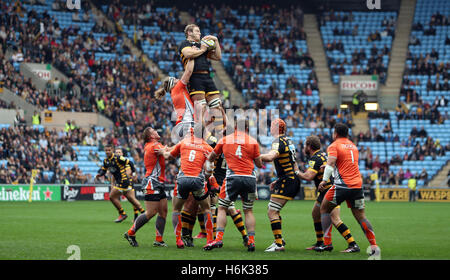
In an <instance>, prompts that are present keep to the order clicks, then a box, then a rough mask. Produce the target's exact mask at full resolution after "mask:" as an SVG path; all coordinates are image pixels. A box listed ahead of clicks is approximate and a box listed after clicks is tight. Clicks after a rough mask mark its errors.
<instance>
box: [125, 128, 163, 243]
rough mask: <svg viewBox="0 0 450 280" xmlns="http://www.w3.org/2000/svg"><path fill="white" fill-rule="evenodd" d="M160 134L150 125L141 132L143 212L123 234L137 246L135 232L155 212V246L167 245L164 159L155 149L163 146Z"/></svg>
mask: <svg viewBox="0 0 450 280" xmlns="http://www.w3.org/2000/svg"><path fill="white" fill-rule="evenodd" d="M159 139H160V136H159V134H158V132H157V131H156V130H155V129H153V128H152V127H147V128H146V129H145V130H144V132H143V140H144V143H145V146H144V165H145V170H146V172H145V178H144V179H143V180H142V187H143V188H144V190H145V197H144V199H145V208H146V209H147V210H146V211H145V213H144V214H141V215H139V217H138V218H137V219H136V220H135V222H134V224H133V226H132V227H131V228H130V229H129V230H128V231H127V232H126V233H125V234H124V237H125V239H127V240H128V242H129V243H130V245H131V246H133V247H137V246H138V243H137V241H136V232H137V231H138V230H139V229H140V228H141V227H142V226H143V225H145V224H146V223H147V222H148V221H150V219H151V218H153V217H154V216H155V215H156V214H158V216H157V217H156V222H155V227H156V234H155V236H156V237H155V242H154V243H153V246H155V247H167V244H166V243H165V242H164V241H163V235H164V228H165V225H166V217H167V196H166V192H165V185H164V182H165V181H166V177H165V169H166V168H165V166H166V165H165V160H164V157H162V156H160V155H158V154H157V153H156V150H159V149H161V148H163V145H162V144H161V143H160V142H159Z"/></svg>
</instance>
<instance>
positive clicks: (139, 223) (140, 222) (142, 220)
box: [128, 214, 150, 235]
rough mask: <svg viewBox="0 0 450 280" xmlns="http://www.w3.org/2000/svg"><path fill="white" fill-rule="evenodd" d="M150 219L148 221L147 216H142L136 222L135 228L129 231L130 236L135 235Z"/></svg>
mask: <svg viewBox="0 0 450 280" xmlns="http://www.w3.org/2000/svg"><path fill="white" fill-rule="evenodd" d="M149 220H150V219H147V215H145V214H141V215H139V217H137V218H136V220H135V221H134V224H133V226H132V227H131V228H130V229H129V230H128V235H135V234H136V232H137V231H138V230H139V229H140V228H141V227H142V226H143V225H145V224H146V223H147V222H148V221H149Z"/></svg>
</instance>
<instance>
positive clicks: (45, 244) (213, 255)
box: [0, 201, 450, 260]
mask: <svg viewBox="0 0 450 280" xmlns="http://www.w3.org/2000/svg"><path fill="white" fill-rule="evenodd" d="M267 202H268V201H257V202H256V204H255V216H256V252H254V253H249V252H247V251H246V248H244V247H243V246H242V239H241V237H240V234H239V232H238V231H237V230H236V228H235V226H234V224H233V223H232V221H231V219H230V218H228V224H227V227H226V230H225V236H224V247H223V248H222V249H215V250H213V251H209V252H204V251H203V250H202V249H201V247H202V246H203V245H204V243H205V240H204V239H202V240H196V241H195V245H196V246H195V247H194V248H185V249H183V250H180V249H177V248H176V246H175V237H174V234H173V227H172V223H171V210H170V209H171V202H170V201H169V213H168V219H167V223H166V230H165V238H164V239H165V241H166V242H167V243H168V244H169V248H155V247H153V246H152V243H153V240H154V236H155V228H154V225H155V221H154V219H152V220H151V221H150V222H149V223H148V224H146V225H145V226H144V227H143V228H141V230H140V231H139V232H138V233H137V240H138V242H139V244H140V246H139V247H137V248H133V247H131V246H130V245H129V244H128V242H127V241H126V240H125V239H124V238H123V233H124V232H125V231H126V230H128V229H129V227H130V226H131V224H132V207H131V205H130V204H129V203H128V202H127V201H124V202H122V203H123V206H124V208H125V211H127V213H128V214H129V217H128V219H127V220H125V221H124V222H122V223H121V224H115V223H114V222H113V220H114V219H115V218H116V217H117V212H116V210H115V209H114V208H113V206H112V204H111V203H110V202H109V201H76V202H32V203H28V202H1V203H0V213H1V215H0V235H1V236H2V238H1V239H0V259H2V260H55V259H56V260H65V259H68V258H69V257H70V254H68V253H67V248H68V247H69V246H70V245H77V246H78V247H79V248H80V254H81V255H80V257H81V259H82V260H119V259H120V260H122V259H123V260H201V259H210V260H335V259H337V260H366V259H367V255H366V253H365V251H366V248H367V247H368V245H369V243H368V241H367V239H366V238H365V236H364V234H363V232H362V230H361V228H360V226H359V225H358V224H357V223H356V221H355V220H354V218H353V216H352V215H351V213H350V210H349V209H348V208H347V207H346V206H345V205H343V207H342V209H341V217H342V220H343V221H344V223H346V224H347V226H348V227H349V228H350V230H351V233H352V235H353V236H354V237H355V240H356V241H357V242H358V244H359V245H360V247H361V252H360V253H357V254H343V253H340V252H339V251H340V250H343V249H345V248H346V242H345V240H344V239H343V238H342V236H340V234H339V233H338V231H337V230H336V229H333V245H334V247H335V250H334V251H333V252H331V253H329V252H325V253H316V252H311V251H307V250H305V248H306V247H308V246H310V245H311V244H313V243H314V242H315V233H314V228H313V223H312V218H311V209H312V206H313V202H312V201H291V202H289V203H288V204H287V205H286V207H285V208H284V209H283V210H282V218H283V237H284V239H285V240H286V242H287V245H286V251H285V252H281V253H265V252H264V249H265V248H266V247H267V246H268V245H270V244H271V243H272V241H273V236H272V232H271V229H270V224H269V221H268V219H267V214H266V211H267V210H266V209H267ZM237 206H238V207H240V206H241V204H240V203H237ZM366 213H367V217H368V218H369V220H370V221H371V223H372V225H373V227H374V230H375V234H376V238H377V242H378V244H379V246H380V248H381V258H382V259H383V260H431V259H439V260H442V259H444V260H449V259H450V218H449V217H450V216H449V213H450V204H449V203H427V202H416V203H408V202H379V203H377V202H367V204H366ZM130 214H131V215H130ZM198 230H199V226H198V224H196V226H195V228H194V234H197V233H198Z"/></svg>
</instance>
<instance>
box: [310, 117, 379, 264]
mask: <svg viewBox="0 0 450 280" xmlns="http://www.w3.org/2000/svg"><path fill="white" fill-rule="evenodd" d="M333 140H334V142H333V143H332V144H331V145H330V146H328V149H327V153H328V159H327V165H326V166H325V170H324V174H323V178H322V181H321V182H320V184H319V187H318V190H319V191H324V190H325V189H326V188H327V184H328V180H329V179H330V177H331V175H333V178H334V182H333V186H331V188H330V189H329V190H328V192H327V193H326V195H325V197H324V199H323V201H322V205H321V206H320V216H321V220H322V228H323V230H324V233H325V235H327V233H328V232H329V231H330V230H331V223H332V221H331V217H330V213H331V211H333V209H334V208H335V207H336V206H338V205H340V204H341V203H342V202H344V201H347V205H348V207H349V208H351V211H352V214H353V216H354V217H355V219H356V221H358V223H359V224H360V226H361V229H362V230H363V232H364V234H365V235H366V238H367V240H368V241H369V243H370V245H371V246H370V247H371V253H370V254H369V255H370V256H371V257H376V256H378V255H380V248H379V247H378V245H377V243H376V239H375V233H374V230H373V227H372V225H371V223H370V222H369V220H368V219H367V218H366V215H365V211H364V208H365V205H364V193H363V190H362V179H361V174H360V172H359V166H358V157H359V153H358V148H357V147H356V146H355V144H353V142H352V141H351V140H349V139H348V127H347V126H346V125H345V124H342V123H337V124H336V125H335V127H334V132H333ZM328 245H329V244H327V240H324V244H323V246H320V247H318V248H317V249H316V251H323V250H324V249H325V247H326V246H328ZM358 250H359V248H356V247H352V246H349V247H348V248H347V252H352V251H358Z"/></svg>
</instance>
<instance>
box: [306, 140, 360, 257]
mask: <svg viewBox="0 0 450 280" xmlns="http://www.w3.org/2000/svg"><path fill="white" fill-rule="evenodd" d="M320 149H321V144H320V138H319V137H317V136H315V135H310V136H308V137H306V141H305V147H304V150H303V152H304V154H305V155H306V156H308V158H309V159H308V165H309V167H308V169H307V170H306V171H305V172H300V171H299V172H298V173H297V176H298V177H299V178H300V179H302V180H306V181H314V185H315V186H316V188H318V187H319V184H320V182H322V178H323V172H324V169H323V168H322V166H324V165H325V164H326V162H327V154H326V153H325V152H322V151H321V150H320ZM332 179H333V177H330V180H329V181H328V184H327V185H326V186H324V188H323V189H324V190H322V191H320V192H318V193H319V194H318V196H317V199H316V202H315V203H314V206H313V209H312V218H313V222H314V229H315V231H316V238H317V242H316V244H314V245H313V246H311V247H308V248H306V249H307V250H314V249H315V248H316V247H319V246H321V245H323V243H324V239H328V240H327V241H326V242H327V244H329V245H328V246H327V247H326V249H325V250H326V251H332V250H333V246H332V243H331V228H330V231H329V232H328V234H329V235H328V236H324V235H323V230H322V221H321V219H320V205H321V203H322V201H323V198H324V197H325V194H326V193H327V191H328V189H329V188H330V187H331V186H332V185H333V180H332ZM340 211H341V210H340V206H336V207H335V208H334V209H333V211H331V221H332V223H333V225H334V226H335V227H336V229H337V230H338V231H339V233H340V234H341V235H342V237H344V239H345V240H346V241H347V243H348V244H349V245H351V246H353V245H355V244H356V241H355V239H354V238H353V236H352V234H351V233H350V230H349V229H348V227H347V226H346V225H345V224H344V222H342V220H341V218H340ZM355 249H356V248H355ZM356 251H357V250H353V252H356Z"/></svg>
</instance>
